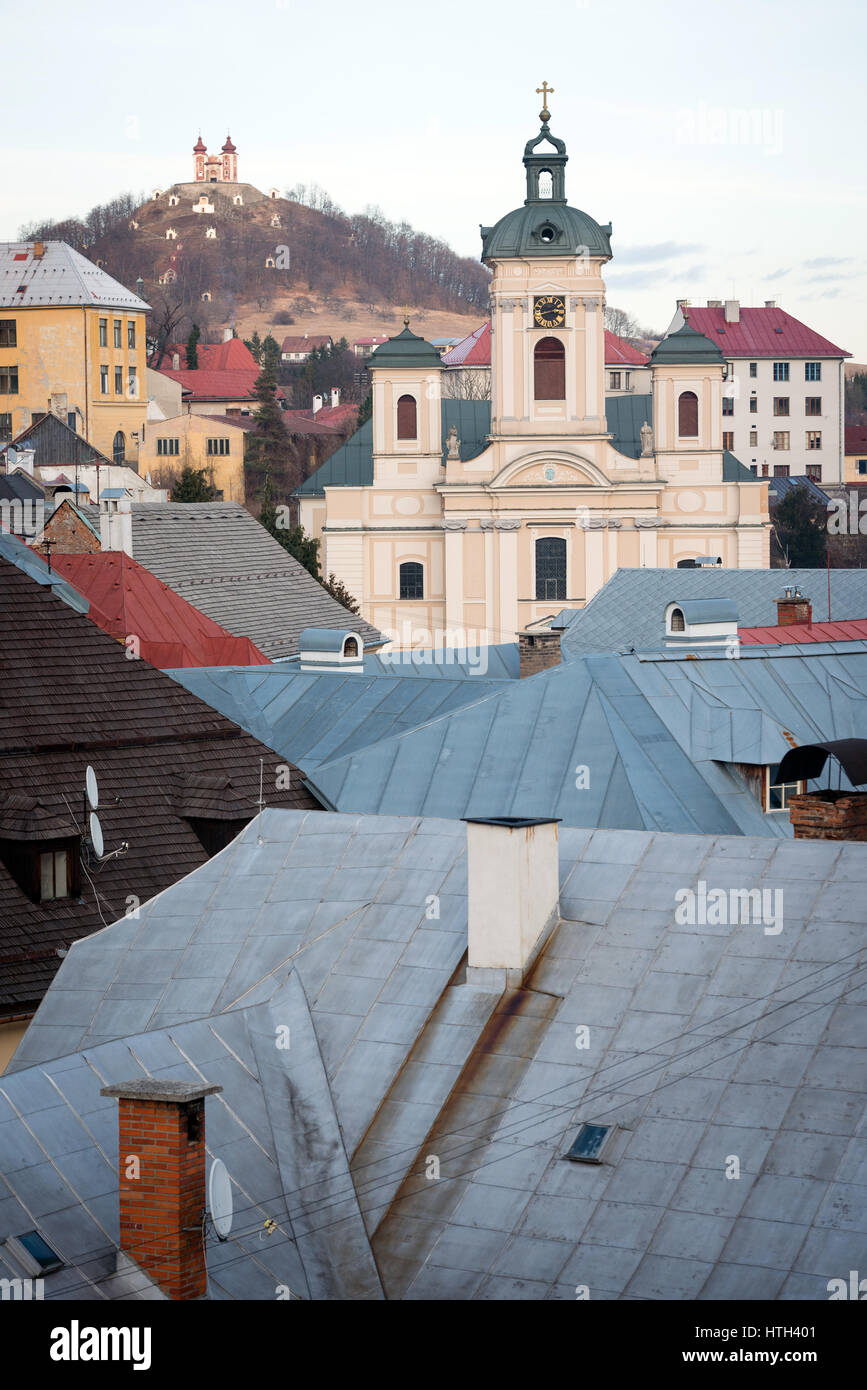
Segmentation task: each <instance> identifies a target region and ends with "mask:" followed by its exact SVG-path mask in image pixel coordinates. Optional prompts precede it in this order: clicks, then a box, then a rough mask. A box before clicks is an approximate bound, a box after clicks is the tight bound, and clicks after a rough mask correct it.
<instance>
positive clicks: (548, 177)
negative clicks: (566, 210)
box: [538, 169, 554, 198]
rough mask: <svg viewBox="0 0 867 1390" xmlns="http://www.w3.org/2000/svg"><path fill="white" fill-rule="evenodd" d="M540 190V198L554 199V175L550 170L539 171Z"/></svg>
mask: <svg viewBox="0 0 867 1390" xmlns="http://www.w3.org/2000/svg"><path fill="white" fill-rule="evenodd" d="M538 189H539V197H540V198H553V197H554V175H553V174H552V173H551V170H550V169H540V170H539V184H538Z"/></svg>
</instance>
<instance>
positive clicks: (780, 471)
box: [774, 463, 791, 478]
mask: <svg viewBox="0 0 867 1390" xmlns="http://www.w3.org/2000/svg"><path fill="white" fill-rule="evenodd" d="M790 472H791V469H790V468H789V465H788V464H787V463H775V464H774V477H775V478H788V476H789V473H790Z"/></svg>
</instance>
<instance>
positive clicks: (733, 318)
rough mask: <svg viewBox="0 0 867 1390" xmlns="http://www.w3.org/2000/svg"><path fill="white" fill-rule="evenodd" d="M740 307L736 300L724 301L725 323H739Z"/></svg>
mask: <svg viewBox="0 0 867 1390" xmlns="http://www.w3.org/2000/svg"><path fill="white" fill-rule="evenodd" d="M740 321H741V306H740V301H739V300H737V299H727V300H726V323H740Z"/></svg>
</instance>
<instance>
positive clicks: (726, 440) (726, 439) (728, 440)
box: [723, 430, 735, 449]
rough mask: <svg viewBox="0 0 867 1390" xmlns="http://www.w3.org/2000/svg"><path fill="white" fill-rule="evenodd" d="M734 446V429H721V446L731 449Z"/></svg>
mask: <svg viewBox="0 0 867 1390" xmlns="http://www.w3.org/2000/svg"><path fill="white" fill-rule="evenodd" d="M734 447H735V432H734V430H723V448H724V449H733V448H734Z"/></svg>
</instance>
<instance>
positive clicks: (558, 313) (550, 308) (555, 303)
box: [533, 294, 566, 328]
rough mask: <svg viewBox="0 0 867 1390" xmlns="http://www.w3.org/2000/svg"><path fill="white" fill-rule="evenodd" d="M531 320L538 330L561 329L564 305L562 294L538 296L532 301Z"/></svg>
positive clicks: (564, 319) (563, 318)
mask: <svg viewBox="0 0 867 1390" xmlns="http://www.w3.org/2000/svg"><path fill="white" fill-rule="evenodd" d="M533 318H534V319H535V320H536V323H537V324H538V325H539V327H540V328H562V326H563V324H564V323H565V322H566V303H565V300H564V299H563V296H562V294H539V295H537V296H536V298H535V299H534V300H533Z"/></svg>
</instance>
